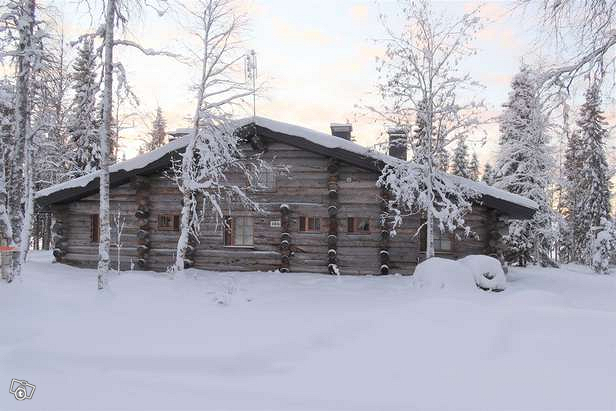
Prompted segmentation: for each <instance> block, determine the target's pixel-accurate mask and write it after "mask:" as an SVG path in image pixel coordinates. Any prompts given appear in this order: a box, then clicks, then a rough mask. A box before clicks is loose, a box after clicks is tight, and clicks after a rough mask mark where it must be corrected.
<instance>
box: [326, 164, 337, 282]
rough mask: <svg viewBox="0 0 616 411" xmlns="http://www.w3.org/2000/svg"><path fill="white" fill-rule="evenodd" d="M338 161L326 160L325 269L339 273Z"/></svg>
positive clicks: (330, 272)
mask: <svg viewBox="0 0 616 411" xmlns="http://www.w3.org/2000/svg"><path fill="white" fill-rule="evenodd" d="M338 169H339V164H338V161H337V160H336V159H334V158H330V159H329V160H328V162H327V172H328V176H327V190H328V195H327V198H328V199H329V204H328V207H327V214H328V215H329V233H328V236H327V271H328V272H329V274H332V275H333V274H335V275H340V268H339V266H338Z"/></svg>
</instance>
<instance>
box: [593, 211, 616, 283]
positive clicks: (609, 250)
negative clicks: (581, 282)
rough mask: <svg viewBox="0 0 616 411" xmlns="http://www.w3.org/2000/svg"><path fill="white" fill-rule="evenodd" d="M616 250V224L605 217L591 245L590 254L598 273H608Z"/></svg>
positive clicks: (594, 268)
mask: <svg viewBox="0 0 616 411" xmlns="http://www.w3.org/2000/svg"><path fill="white" fill-rule="evenodd" d="M614 250H616V225H615V224H614V222H613V221H611V220H608V219H605V218H604V219H602V220H601V226H600V227H598V229H597V231H596V235H595V236H594V238H593V241H592V242H591V243H590V245H589V250H588V254H589V256H590V259H589V260H590V266H591V267H592V269H593V270H594V271H595V272H597V273H602V274H605V273H607V270H608V268H609V263H610V258H611V257H612V256H613V255H614Z"/></svg>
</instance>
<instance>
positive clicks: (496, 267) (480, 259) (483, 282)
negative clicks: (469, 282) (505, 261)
mask: <svg viewBox="0 0 616 411" xmlns="http://www.w3.org/2000/svg"><path fill="white" fill-rule="evenodd" d="M459 262H460V263H462V264H464V265H466V266H467V267H468V268H469V269H470V270H471V271H472V273H473V277H474V279H475V284H477V287H479V288H481V289H482V290H490V291H503V290H504V289H505V288H506V287H507V278H506V277H505V273H504V272H503V267H502V266H501V263H500V261H498V260H497V259H496V258H494V257H489V256H487V255H469V256H466V257H464V258H462V259H460V260H459Z"/></svg>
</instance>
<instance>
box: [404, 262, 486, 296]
mask: <svg viewBox="0 0 616 411" xmlns="http://www.w3.org/2000/svg"><path fill="white" fill-rule="evenodd" d="M413 277H415V281H417V284H419V286H420V287H422V288H428V289H447V290H451V291H467V292H468V290H472V289H474V288H475V283H474V282H473V273H472V271H471V269H470V268H469V267H468V266H467V265H465V264H460V262H458V261H454V260H447V259H445V258H439V257H432V258H430V259H428V260H426V261H423V262H421V263H420V264H419V265H418V266H417V268H416V269H415V274H414V275H413Z"/></svg>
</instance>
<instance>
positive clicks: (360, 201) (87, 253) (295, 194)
mask: <svg viewBox="0 0 616 411" xmlns="http://www.w3.org/2000/svg"><path fill="white" fill-rule="evenodd" d="M332 138H335V137H332ZM266 143H267V151H265V152H264V153H263V159H264V160H265V161H269V162H271V163H272V164H273V165H274V167H275V168H276V167H277V166H284V167H287V168H288V172H281V173H280V174H279V175H278V177H277V178H276V184H275V187H273V188H272V189H271V190H262V191H257V192H253V193H251V196H252V198H253V199H254V200H255V201H256V202H257V203H259V205H260V206H261V209H262V211H261V212H258V213H257V212H255V211H253V210H249V209H246V208H245V207H244V206H243V205H242V204H240V203H239V202H237V203H236V202H234V203H232V204H230V205H228V207H226V209H225V211H224V213H225V215H227V214H228V215H231V216H251V217H253V218H254V245H253V246H245V247H233V246H225V244H224V240H223V239H224V235H223V233H224V230H223V224H222V221H221V220H220V218H219V216H217V215H213V214H207V215H205V216H204V219H203V222H202V225H201V230H200V237H199V243H198V245H196V246H195V243H194V242H193V243H192V245H193V247H194V253H193V254H192V255H189V260H191V262H193V263H194V267H196V268H201V269H207V270H217V271H225V270H232V271H241V270H246V271H271V270H280V271H283V272H288V271H292V272H316V273H335V270H334V268H337V269H339V270H341V272H342V273H344V274H386V273H401V274H412V273H413V271H414V268H415V266H416V265H417V263H418V261H420V260H421V256H422V253H421V252H420V250H419V236H415V234H416V231H417V228H418V227H419V225H420V220H419V217H418V216H411V217H408V218H406V219H405V221H404V223H403V224H402V226H400V227H397V228H396V231H397V235H396V236H395V237H390V236H389V228H390V227H389V226H388V222H387V221H382V219H381V214H382V211H383V209H382V207H383V198H384V196H385V195H386V193H382V192H381V191H380V190H379V189H378V188H377V186H376V180H377V178H378V175H377V174H376V173H374V172H372V171H368V170H364V169H360V168H358V167H355V166H352V165H349V164H346V163H344V162H336V161H332V160H331V159H329V158H328V157H326V156H323V155H319V154H315V153H311V152H308V151H305V150H302V149H298V148H295V147H292V146H289V145H286V144H281V143H271V142H269V143H268V142H266ZM259 150H261V148H259ZM242 178H243V177H242V176H240V175H237V176H236V175H234V174H233V173H231V174H230V175H229V180H230V181H233V182H236V180H237V182H240V183H241V179H242ZM324 187H327V190H325V189H324ZM281 205H283V206H281ZM118 208H120V209H121V210H122V214H123V215H126V216H127V221H126V222H127V225H126V228H125V236H124V247H123V248H122V259H123V264H125V265H126V266H127V265H128V263H129V262H130V261H131V260H134V262H135V263H138V264H139V266H140V267H141V268H147V269H149V270H155V271H165V270H166V269H167V268H168V267H169V266H170V265H172V264H173V263H174V260H175V258H174V256H175V250H176V246H177V240H178V237H179V232H178V231H175V230H168V229H167V230H161V229H159V227H158V224H157V223H158V217H159V216H160V215H161V214H166V215H171V216H174V215H178V216H179V214H180V212H181V195H180V192H179V190H178V188H177V186H176V183H175V182H174V181H173V180H172V179H171V178H169V177H168V176H166V175H165V174H164V173H160V174H157V175H151V176H149V177H148V178H147V179H139V180H138V181H135V182H133V184H132V185H131V184H125V185H122V186H119V187H115V188H113V189H112V190H111V210H112V212H113V211H114V210H116V209H118ZM90 214H98V194H97V195H93V196H90V197H86V198H84V199H82V200H79V201H76V202H74V203H70V204H69V205H68V206H67V213H66V216H67V217H66V218H65V219H64V220H62V219H60V221H61V222H63V223H64V226H65V227H64V228H65V230H64V232H65V234H64V235H65V237H66V244H65V245H66V248H63V249H62V253H61V254H63V255H62V256H61V257H60V258H62V260H63V261H64V262H68V263H71V264H75V265H82V266H92V267H94V266H96V261H97V259H98V257H97V255H98V244H97V243H92V242H91V241H90V238H89V225H90V222H89V217H90ZM58 215H59V214H56V218H58V217H57V216H58ZM302 216H304V217H317V218H319V219H320V230H319V231H318V232H300V231H299V217H302ZM350 217H352V218H368V219H369V230H368V231H367V232H361V233H358V232H351V230H349V227H348V219H349V218H350ZM487 217H488V215H487V211H486V210H485V209H482V208H478V209H476V210H475V211H474V212H473V214H472V215H470V216H468V217H467V221H468V222H469V223H470V224H471V228H472V229H473V230H475V231H476V232H477V234H478V235H479V239H475V240H472V239H469V240H464V241H459V242H456V244H457V247H456V249H455V250H454V251H453V252H452V253H449V254H448V255H446V257H451V258H455V257H457V256H462V255H465V254H468V253H483V252H485V250H486V248H487V234H488V228H487V225H489V224H490V223H489V222H488V221H487ZM194 240H195V239H193V241H194ZM112 251H113V250H112Z"/></svg>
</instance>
